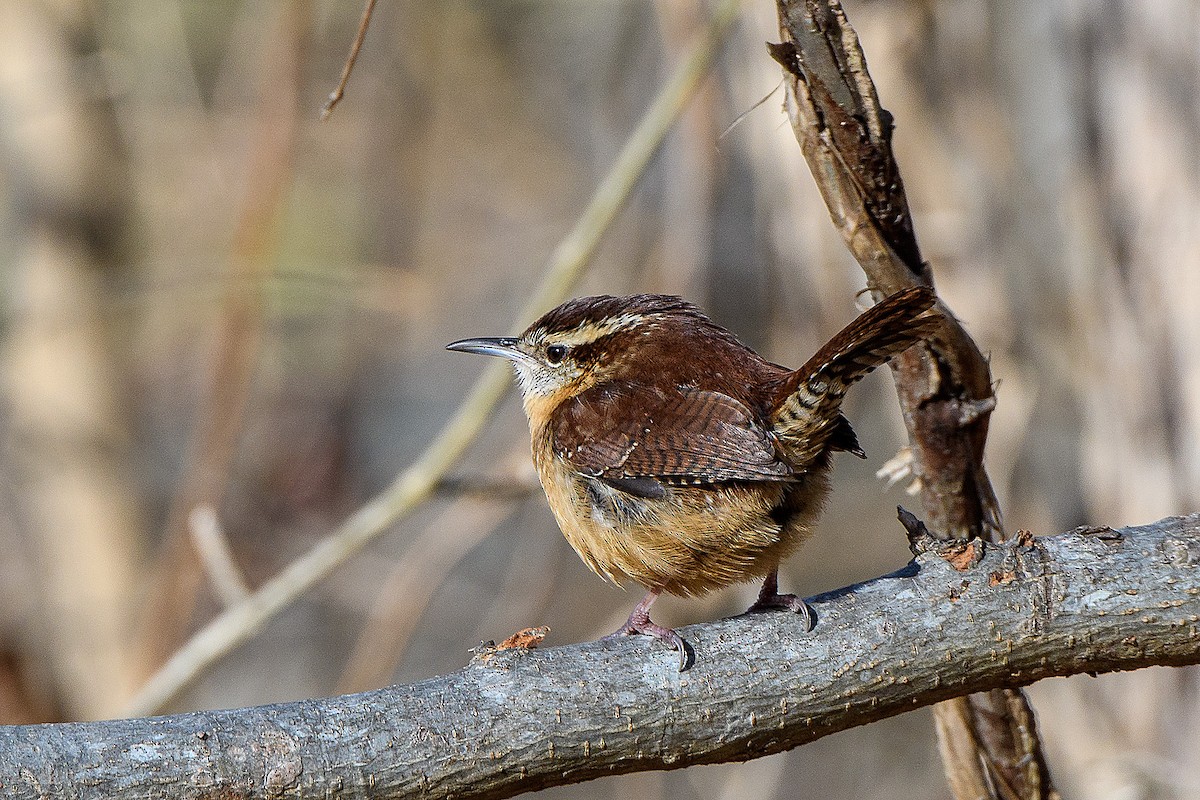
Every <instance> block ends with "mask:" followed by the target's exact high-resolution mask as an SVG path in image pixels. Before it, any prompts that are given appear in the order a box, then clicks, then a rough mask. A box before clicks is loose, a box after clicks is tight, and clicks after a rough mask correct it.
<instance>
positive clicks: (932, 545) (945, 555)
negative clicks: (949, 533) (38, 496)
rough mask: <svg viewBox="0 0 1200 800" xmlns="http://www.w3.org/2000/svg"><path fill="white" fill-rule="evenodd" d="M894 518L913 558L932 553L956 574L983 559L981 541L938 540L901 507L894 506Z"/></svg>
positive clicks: (922, 523) (909, 512) (982, 543)
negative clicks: (903, 533)
mask: <svg viewBox="0 0 1200 800" xmlns="http://www.w3.org/2000/svg"><path fill="white" fill-rule="evenodd" d="M896 516H897V517H898V518H899V520H900V524H901V525H903V526H904V530H905V532H906V533H907V535H908V549H909V550H910V551H911V552H912V554H913V555H914V556H920V555H923V554H925V553H933V554H934V555H937V556H940V557H941V558H942V560H944V561H945V562H946V563H947V564H949V565H950V566H951V567H953V568H954V569H955V570H957V571H958V572H965V571H966V570H968V569H970V568H971V567H974V566H976V565H977V564H979V562H980V561H981V560H982V559H983V556H984V552H985V548H986V544H985V543H984V541H983V540H982V539H977V538H976V539H967V540H963V539H940V538H938V537H936V536H934V535H933V534H932V533H930V532H929V528H927V527H925V523H924V522H922V521H921V520H919V519H917V516H916V515H915V514H913V513H912V512H911V511H909V510H908V509H906V508H904V507H903V506H896Z"/></svg>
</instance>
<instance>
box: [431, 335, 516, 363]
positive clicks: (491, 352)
mask: <svg viewBox="0 0 1200 800" xmlns="http://www.w3.org/2000/svg"><path fill="white" fill-rule="evenodd" d="M446 349H447V350H459V351H461V352H463V353H479V354H480V355H484V356H500V357H501V358H507V359H508V360H509V361H527V360H528V359H529V356H528V355H526V354H525V353H524V352H522V351H520V350H518V349H517V340H516V339H514V338H511V337H508V336H504V337H481V338H479V339H460V340H459V341H457V342H451V343H450V344H448V345H446Z"/></svg>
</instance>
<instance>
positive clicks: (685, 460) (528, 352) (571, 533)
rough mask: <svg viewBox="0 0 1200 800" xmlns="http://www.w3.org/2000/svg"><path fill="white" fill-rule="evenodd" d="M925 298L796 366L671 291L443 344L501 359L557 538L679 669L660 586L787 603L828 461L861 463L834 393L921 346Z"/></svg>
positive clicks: (888, 302) (879, 309) (883, 312)
mask: <svg viewBox="0 0 1200 800" xmlns="http://www.w3.org/2000/svg"><path fill="white" fill-rule="evenodd" d="M935 299H936V296H935V294H934V293H933V291H932V290H931V289H929V288H926V287H922V286H918V287H913V288H909V289H905V290H902V291H899V292H897V293H895V294H892V295H891V296H889V297H886V298H884V299H883V300H881V301H880V302H878V303H877V304H875V305H874V306H873V307H871V308H870V309H868V310H867V311H865V312H863V313H862V314H861V315H859V316H858V317H857V318H856V319H854V320H853V321H852V322H850V324H849V325H847V326H846V327H845V328H844V329H842V330H841V331H840V332H839V333H837V334H836V335H835V336H834V337H833V338H832V339H830V340H829V342H828V343H826V344H825V345H824V346H823V347H821V348H820V349H819V350H818V351H817V352H816V354H815V355H813V356H812V357H811V358H810V359H809V360H808V361H807V362H805V363H804V365H803V366H801V367H800V368H799V369H788V368H787V367H783V366H780V365H778V364H775V363H772V362H770V361H768V360H766V359H764V358H762V357H761V356H760V355H758V353H756V352H755V351H754V350H752V349H750V348H749V347H747V346H746V345H744V344H742V343H741V342H740V341H739V340H738V338H737V337H736V336H735V335H734V334H733V333H731V332H730V331H728V330H727V329H725V328H723V327H721V326H720V325H718V324H717V323H715V322H713V321H712V320H711V319H710V318H709V317H708V316H707V315H706V314H705V313H704V312H703V311H702V310H701V309H700V308H698V307H697V306H695V305H693V304H692V303H690V302H688V301H686V300H684V299H682V298H680V297H676V296H674V295H662V294H634V295H628V296H612V295H600V296H595V297H582V298H576V299H573V300H569V301H567V302H565V303H563V304H562V305H560V306H558V307H557V308H554V309H553V310H551V311H549V312H548V313H546V314H545V315H544V316H542V317H541V318H540V319H538V320H537V321H536V322H534V323H533V324H532V325H530V326H529V327H528V328H527V329H526V330H525V332H524V333H522V334H521V335H519V336H514V337H486V338H472V339H462V340H459V341H456V342H453V343H451V344H449V345H447V346H446V347H447V349H450V350H456V351H461V352H466V353H477V354H482V355H489V356H498V357H500V358H504V359H507V360H508V361H510V362H511V363H512V366H513V368H514V371H515V373H516V378H517V383H518V385H519V387H520V390H521V396H522V404H523V406H524V410H525V414H526V416H527V418H528V420H529V430H530V439H531V446H532V455H533V462H534V465H535V467H536V469H537V473H538V477H539V478H540V480H541V484H542V487H543V489H544V490H545V494H546V498H547V501H548V503H549V506H550V509H551V511H552V512H553V514H554V517H555V519H556V520H557V522H558V525H559V528H560V529H561V530H562V533H563V535H564V536H565V537H566V540H567V542H568V543H569V544H570V545H571V547H572V548H573V549H574V550H575V552H576V553H578V555H579V557H580V558H581V559H582V560H583V562H584V563H585V564H586V565H587V566H588V567H589V568H590V569H591V570H592V571H593V572H595V573H596V574H597V575H599V576H600V577H602V578H604V579H606V580H608V581H610V582H612V583H616V584H618V585H623V584H626V583H630V582H632V583H636V584H640V585H641V586H642V587H643V588H644V589H645V590H646V594H645V596H644V597H643V598H642V600H641V601H640V602H639V603H638V604H637V605H636V606H635V607H634V609H633V611H632V613H631V614H630V615H629V618H628V620H627V621H626V622H625V624H624V625H623V626H621V628H619V629H618V630H617V631H615V632H614V633H612V634H610V636H609V637H605V638H611V637H619V636H624V635H627V634H644V635H648V636H651V637H654V638H656V639H661V640H663V641H665V642H667V643H668V644H670V645H671V646H673V647H674V648H675V649H676V650H677V651H678V654H679V664H680V670H681V671H682V670H684V669H687V668H688V666H689V663H690V660H689V659H690V657H689V649H690V646H689V645H688V644H687V643H685V642H684V640H683V638H682V637H680V635H679V634H678V633H677V632H676V631H675V630H673V629H671V628H669V627H666V626H663V625H660V624H658V623H656V622H654V621H653V620H652V619H651V618H650V607H651V605H652V604H653V603H654V601H655V600H656V599H657V598H658V597H659V596H660V595H662V594H663V593H666V594H672V595H678V596H683V597H692V596H698V595H703V594H706V593H708V592H712V591H714V590H717V589H722V588H725V587H727V586H730V585H733V584H737V583H743V582H749V581H752V580H761V581H762V587H761V590H760V592H759V594H758V599H757V601H756V602H755V603H754V605H753V606H751V609H750V611H762V610H766V609H772V608H783V609H787V610H789V611H792V612H794V613H796V614H797V615H799V617H800V619H801V622H802V626H803V628H804V630H805V631H809V630H812V628H813V626H814V618H813V613H812V611H811V609H810V608H809V606H808V605H807V604H806V603H805V602H804V600H803V599H801V598H799V597H797V596H796V595H794V594H782V593H780V592H779V588H778V573H779V565H780V563H781V562H782V561H783V560H784V559H785V558H787V557H788V556H789V555H790V554H792V553H793V552H794V551H795V550H796V549H797V548H799V547H800V545H802V544H803V543H804V542H805V541H806V540H807V539H808V538H809V536H810V534H811V533H812V531H813V527H814V525H815V523H816V521H817V519H818V517H819V515H820V513H821V510H822V507H823V505H824V502H825V499H826V497H827V496H828V494H829V491H830V475H829V473H830V469H831V463H832V460H831V456H832V454H833V453H834V452H837V451H844V452H848V453H851V454H853V455H856V456H858V457H861V458H865V457H866V454H865V453H864V452H863V450H862V448H861V447H860V446H859V443H858V439H857V437H856V435H855V433H854V429H853V428H852V427H851V426H850V422H849V421H848V420H847V419H846V417H845V416H844V415H843V414H842V412H841V405H842V398H843V397H844V396H845V394H846V390H847V389H848V388H849V387H850V386H851V385H852V384H854V383H855V382H856V381H858V380H859V379H861V378H862V377H863V376H865V375H866V374H867V373H869V372H871V370H873V369H875V368H876V367H877V366H879V365H881V364H883V363H885V362H887V361H888V360H889V359H891V358H892V357H893V356H896V355H897V354H899V353H901V352H903V351H904V350H907V349H908V348H909V347H910V346H912V345H913V344H915V343H917V342H918V341H921V340H924V339H927V338H929V337H930V336H931V335H932V333H933V332H934V330H935V329H936V327H937V324H938V312H937V311H936V310H933V308H932V307H933V305H934V302H935Z"/></svg>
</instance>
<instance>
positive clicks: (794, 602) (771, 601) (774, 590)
mask: <svg viewBox="0 0 1200 800" xmlns="http://www.w3.org/2000/svg"><path fill="white" fill-rule="evenodd" d="M775 608H783V609H786V610H788V611H791V612H792V613H793V614H797V615H799V616H800V618H801V619H802V620H803V622H804V630H806V631H811V630H812V629H813V626H814V625H815V624H816V619H815V618H814V615H813V610H812V607H811V606H810V605H809V604H808V603H806V602H804V600H803V598H800V597H797V596H796V595H794V594H780V593H779V585H778V577H777V576H776V573H774V572H772V573H771V574H770V575H768V576H767V578H766V580H764V581H763V587H762V590H761V591H760V592H759V593H758V599H757V600H755V601H754V605H752V606H750V608H749V609H747V610H746V613H747V614H753V613H755V612H757V611H769V610H771V609H775Z"/></svg>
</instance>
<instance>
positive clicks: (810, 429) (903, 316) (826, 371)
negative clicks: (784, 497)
mask: <svg viewBox="0 0 1200 800" xmlns="http://www.w3.org/2000/svg"><path fill="white" fill-rule="evenodd" d="M935 300H936V296H935V295H934V293H933V292H932V291H931V290H930V289H927V288H925V287H923V286H919V287H915V288H912V289H905V290H904V291H901V292H897V293H896V294H893V295H891V296H890V297H887V298H886V299H884V300H883V301H882V302H880V303H877V304H876V305H875V306H873V307H872V308H870V309H869V310H867V311H866V312H864V313H863V314H861V315H860V316H859V317H858V318H857V319H855V320H854V321H853V322H851V323H850V324H849V325H847V326H846V327H845V328H843V329H842V331H841V332H840V333H838V334H837V335H836V336H834V337H833V338H832V339H830V340H829V342H828V343H827V344H826V345H825V346H824V347H822V348H821V349H820V350H818V351H817V353H816V355H814V356H813V357H812V358H810V359H809V360H808V363H806V364H805V365H804V366H802V367H800V369H798V370H796V371H795V372H792V373H790V374H788V376H787V377H786V378H785V379H784V380H783V381H782V382H781V383H780V386H779V388H778V390H777V391H776V401H775V410H774V412H773V413H772V423H773V425H772V427H773V429H774V430H775V432H776V435H777V436H778V437H779V440H780V443H781V444H783V445H784V447H785V449H786V450H787V452H788V456H789V458H788V460H789V461H791V462H792V465H793V466H794V467H797V468H799V469H803V468H804V467H805V465H807V464H808V463H809V462H811V461H812V460H813V459H815V458H816V457H817V456H818V455H819V454H820V453H822V452H823V451H824V450H825V449H826V446H827V445H828V444H830V437H831V436H833V435H834V434H835V432H837V431H838V430H839V420H842V426H843V427H849V423H845V422H844V420H845V418H844V417H842V416H841V412H840V408H841V404H842V398H843V397H844V396H845V394H846V390H847V389H849V388H850V387H851V386H852V385H853V384H854V383H856V382H857V381H859V380H860V379H862V378H863V376H865V375H866V374H867V373H868V372H870V371H871V370H873V369H875V368H876V367H878V366H879V365H880V364H883V363H885V362H886V361H888V360H889V359H891V358H892V357H893V356H896V355H898V354H900V353H902V352H904V351H905V350H907V349H908V348H909V347H911V346H912V345H914V344H916V343H917V342H918V341H920V340H922V339H925V338H927V337H928V336H929V335H930V333H931V332H932V331H933V328H934V327H935V326H936V325H937V317H936V315H931V314H926V313H925V312H926V311H927V310H928V309H929V308H930V307H931V306H932V305H933V303H934V301H935ZM851 436H852V434H851Z"/></svg>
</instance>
